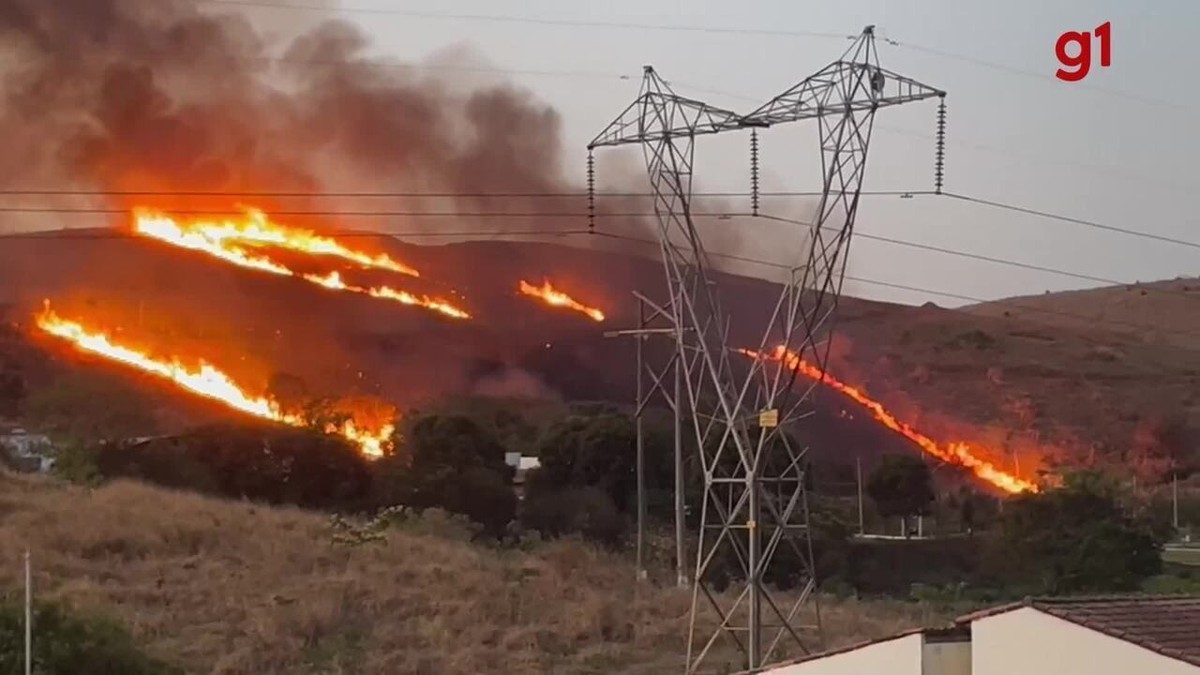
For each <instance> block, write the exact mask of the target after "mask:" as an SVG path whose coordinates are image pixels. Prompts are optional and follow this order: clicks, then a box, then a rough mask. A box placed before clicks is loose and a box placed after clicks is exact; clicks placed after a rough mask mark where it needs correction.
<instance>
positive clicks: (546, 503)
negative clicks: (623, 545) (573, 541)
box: [521, 487, 625, 546]
mask: <svg viewBox="0 0 1200 675" xmlns="http://www.w3.org/2000/svg"><path fill="white" fill-rule="evenodd" d="M521 523H522V524H523V525H525V527H528V528H530V529H533V530H537V531H538V532H540V533H541V534H542V535H543V536H545V537H551V538H553V537H563V536H569V535H579V536H582V537H583V538H585V539H588V540H591V541H594V542H597V543H600V544H604V545H606V546H616V545H617V544H618V543H620V541H621V534H622V532H623V531H624V529H625V523H624V521H623V519H622V518H621V514H620V512H618V511H617V507H616V506H615V505H614V504H613V502H612V499H610V498H609V497H608V495H607V494H605V492H604V491H603V490H601V489H599V488H595V487H577V488H565V489H560V490H538V491H537V492H533V493H531V494H530V495H529V496H528V497H526V499H525V503H524V504H523V505H522V513H521Z"/></svg>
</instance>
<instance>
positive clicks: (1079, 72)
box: [1054, 21, 1112, 82]
mask: <svg viewBox="0 0 1200 675" xmlns="http://www.w3.org/2000/svg"><path fill="white" fill-rule="evenodd" d="M1096 39H1097V40H1099V41H1100V67H1101V68H1107V67H1109V66H1110V65H1112V22H1111V21H1105V22H1104V23H1102V24H1100V25H1099V26H1097V27H1096ZM1072 44H1076V45H1078V47H1077V48H1076V54H1075V55H1074V56H1072V55H1070V54H1068V53H1067V48H1068V47H1070V46H1071V45H1072ZM1054 54H1055V55H1056V56H1058V62H1059V63H1061V64H1062V65H1063V67H1062V68H1059V69H1058V70H1057V71H1056V72H1055V73H1054V75H1055V77H1057V78H1058V79H1060V80H1063V81H1065V82H1078V81H1080V80H1082V79H1083V78H1085V77H1087V76H1088V73H1089V72H1091V69H1092V34H1091V33H1089V32H1088V31H1084V32H1082V33H1080V32H1078V31H1073V30H1069V31H1067V32H1065V33H1063V34H1062V35H1059V36H1058V43H1057V44H1055V45H1054Z"/></svg>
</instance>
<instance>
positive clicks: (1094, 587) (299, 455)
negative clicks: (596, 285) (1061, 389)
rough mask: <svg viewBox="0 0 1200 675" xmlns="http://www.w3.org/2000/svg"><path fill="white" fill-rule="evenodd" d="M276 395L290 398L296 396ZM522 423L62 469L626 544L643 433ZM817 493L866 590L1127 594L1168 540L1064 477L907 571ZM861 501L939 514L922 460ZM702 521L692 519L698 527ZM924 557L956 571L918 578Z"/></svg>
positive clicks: (1109, 497) (1101, 494) (211, 438)
mask: <svg viewBox="0 0 1200 675" xmlns="http://www.w3.org/2000/svg"><path fill="white" fill-rule="evenodd" d="M278 384H279V385H280V386H279V389H280V390H281V393H282V390H284V389H286V386H285V385H286V384H287V383H286V382H280V383H278ZM85 391H86V389H85ZM81 395H83V394H79V395H77V394H71V395H67V394H64V393H62V392H60V393H59V394H56V395H54V396H50V397H48V400H50V401H52V402H56V405H54V406H48V407H47V409H46V411H45V412H44V414H43V417H44V418H45V419H46V420H47V421H50V422H53V421H54V420H56V419H58V420H61V421H62V425H63V426H64V428H67V429H71V430H73V431H75V432H77V433H86V432H87V428H84V429H82V430H79V429H77V427H79V425H80V424H85V425H86V426H90V425H91V424H92V422H87V421H85V422H80V421H79V420H73V419H71V417H70V415H68V414H66V413H65V412H64V411H67V410H70V408H71V405H73V404H72V403H71V402H72V401H75V399H76V398H77V397H78V396H81ZM64 402H65V404H64ZM35 407H36V406H35ZM123 408H124V407H123V406H114V409H113V410H112V411H110V413H109V414H110V415H112V416H114V419H113V420H107V421H105V422H104V423H106V424H107V423H113V424H118V425H124V424H125V423H126V422H127V421H128V420H126V419H124V417H123V416H124V415H125V414H126V412H123ZM523 412H524V411H522V410H520V409H518V408H514V407H512V406H507V407H505V406H499V407H497V406H488V405H484V404H482V403H480V402H478V401H455V402H452V403H450V404H448V405H444V406H442V407H439V408H437V409H434V410H429V411H424V412H419V411H418V412H411V413H409V414H408V415H406V416H405V418H404V420H403V423H402V425H401V427H400V429H399V430H398V432H397V435H396V438H395V444H394V445H395V449H394V452H392V453H391V454H389V455H388V456H386V457H385V458H383V459H381V460H378V461H371V460H367V459H365V458H363V457H362V456H361V455H359V454H358V452H357V451H356V449H355V448H353V447H350V446H349V445H347V444H345V443H344V442H342V441H341V440H339V439H337V438H334V437H330V436H328V435H325V434H321V433H318V432H316V431H310V430H305V429H283V428H278V427H276V426H273V425H255V424H242V425H238V426H236V427H229V426H223V427H208V428H203V429H197V430H194V431H192V432H190V433H187V434H183V435H180V436H176V437H172V438H159V439H156V440H151V441H147V442H144V443H139V444H127V443H125V444H122V443H99V444H93V445H92V446H91V447H89V448H88V449H87V452H86V453H82V456H83V459H78V458H76V459H71V458H70V457H67V458H61V459H60V463H61V464H62V465H63V466H64V467H65V468H67V469H70V470H72V471H78V469H79V467H80V466H86V467H91V468H92V470H93V473H94V474H96V475H99V476H103V477H113V476H127V477H135V478H141V479H145V480H149V481H152V482H155V483H159V484H162V485H166V486H170V487H175V488H187V489H193V490H200V491H203V492H207V493H211V494H218V495H225V496H231V497H235V498H248V499H252V500H257V501H263V502H267V503H273V504H295V505H299V506H302V507H306V508H313V509H324V510H330V511H337V512H341V513H348V512H357V513H371V512H375V511H378V510H379V509H382V508H385V507H391V506H397V505H400V506H406V507H409V508H412V509H418V510H420V509H428V508H439V509H443V510H446V511H449V512H452V513H456V514H461V515H463V516H465V517H467V518H469V519H470V520H472V521H474V522H475V523H476V524H477V525H478V527H479V532H480V534H481V535H482V536H486V537H489V538H498V539H502V538H505V537H507V536H510V535H512V534H513V533H514V532H520V531H537V532H540V533H541V534H543V535H545V536H549V537H558V536H567V535H582V536H583V537H585V538H588V539H591V540H593V541H596V542H600V543H603V544H606V545H617V544H620V543H621V542H622V540H623V538H624V537H625V536H626V535H627V534H628V533H629V532H630V531H631V525H632V522H633V520H634V518H635V515H636V514H635V509H636V499H635V495H636V492H635V491H636V473H635V466H636V451H637V448H636V427H635V424H634V420H633V419H632V417H631V415H630V414H629V413H628V412H626V411H623V410H621V409H618V408H616V407H613V406H606V405H576V406H571V407H569V408H566V409H562V408H560V409H557V410H555V411H554V412H553V413H552V414H545V415H542V416H541V417H540V418H539V419H537V420H536V421H533V420H532V419H531V418H530V416H528V415H526V414H523ZM131 419H134V418H131ZM664 421H665V420H664ZM134 422H135V424H136V419H134ZM1163 429H1166V430H1167V431H1169V429H1170V427H1164V428H1163ZM1167 431H1162V430H1160V432H1159V433H1158V437H1168V436H1169V434H1168V433H1167ZM1171 433H1174V432H1171ZM644 451H645V458H646V482H647V486H648V493H649V494H648V496H649V499H648V504H649V509H648V511H649V515H650V517H651V518H652V519H658V520H661V521H662V522H664V523H665V522H667V521H669V519H670V518H671V515H672V511H671V501H672V500H671V490H672V489H673V480H674V479H673V462H672V457H673V439H672V438H671V435H670V426H669V425H668V424H662V423H655V422H654V421H653V420H651V421H649V422H648V423H647V424H646V436H645V446H644ZM513 452H519V453H522V454H532V455H535V456H537V457H538V458H539V459H540V464H541V466H540V468H538V469H536V470H534V471H533V472H531V473H530V475H529V476H528V477H527V481H526V484H525V493H524V497H523V499H519V498H518V496H517V494H516V493H515V491H514V489H513V477H514V469H513V467H512V466H510V465H509V464H508V463H507V462H506V461H505V458H506V455H507V454H509V453H513ZM694 454H695V452H694V449H687V448H685V456H686V457H688V458H689V459H691V457H692V456H694ZM62 459H68V460H71V461H62ZM79 473H80V475H84V476H86V475H88V472H87V471H81V472H79ZM816 473H818V474H819V473H820V467H818V470H817V472H816ZM697 474H698V472H697V471H696V470H695V467H694V466H689V467H688V471H687V477H688V484H687V486H686V489H687V493H688V494H687V502H688V503H689V504H693V505H695V504H698V503H699V499H700V490H701V484H700V479H699V476H698V475H697ZM808 475H810V476H811V475H812V474H811V473H810V474H808ZM810 488H811V489H813V494H812V495H811V497H810V501H809V510H810V514H811V516H810V517H811V521H812V524H813V526H812V531H813V532H814V538H815V542H814V549H815V552H816V554H817V559H818V560H817V565H818V574H819V576H823V577H826V578H828V577H834V576H842V577H847V576H849V577H850V578H851V581H852V582H853V585H855V586H861V585H862V584H860V583H859V582H861V581H862V579H856V578H855V577H856V576H861V577H863V579H866V578H868V577H871V576H872V575H873V573H872V572H871V570H872V569H883V568H887V569H888V570H889V574H891V575H892V576H895V577H896V578H901V577H904V576H905V575H906V574H908V575H909V576H911V577H914V578H916V577H921V576H922V574H921V573H918V572H923V570H918V569H916V567H922V568H928V569H927V570H924V571H928V570H931V569H933V568H937V569H938V570H943V571H941V572H938V574H947V575H951V576H952V575H955V574H960V575H961V576H963V578H964V580H967V581H970V582H971V583H978V584H984V585H992V586H994V587H1007V588H1020V589H1028V590H1029V591H1030V592H1046V593H1061V592H1075V591H1081V590H1091V591H1108V590H1123V589H1128V588H1133V587H1135V586H1136V585H1137V584H1138V583H1139V582H1140V581H1141V580H1142V579H1145V578H1146V577H1148V576H1151V575H1154V574H1156V573H1157V572H1158V571H1159V569H1160V562H1159V550H1160V548H1161V545H1162V542H1163V541H1164V539H1165V537H1166V536H1167V532H1166V530H1164V528H1163V527H1162V525H1161V523H1158V522H1157V521H1155V520H1153V519H1152V518H1150V517H1149V516H1148V515H1147V513H1146V511H1145V510H1144V509H1139V508H1138V507H1137V505H1136V504H1135V503H1134V502H1133V501H1132V499H1131V497H1130V496H1129V495H1127V494H1124V493H1122V492H1121V491H1120V490H1119V489H1117V487H1116V484H1115V483H1112V482H1106V481H1103V480H1101V479H1099V478H1097V477H1096V476H1095V475H1093V474H1080V475H1072V476H1068V479H1067V481H1066V483H1065V484H1064V485H1063V486H1061V487H1059V488H1056V489H1048V490H1045V491H1043V492H1040V493H1038V494H1030V495H1022V496H1019V497H1015V498H1012V499H1009V500H1007V501H1006V502H1005V504H1004V506H1003V509H1002V510H1001V511H999V512H997V513H994V514H992V516H991V517H990V518H989V521H991V522H989V523H988V525H989V527H986V528H982V529H984V530H986V531H980V532H977V533H975V534H976V535H977V536H972V537H970V538H967V539H966V543H955V544H954V547H955V548H954V551H952V552H950V554H945V552H942V553H938V551H937V548H938V547H937V545H932V546H928V545H926V544H920V545H918V544H917V543H915V542H914V543H913V546H912V547H910V548H911V551H910V553H911V555H909V554H908V553H905V555H902V556H899V557H896V555H895V550H893V549H895V548H896V547H894V546H891V545H887V546H875V545H866V544H863V543H860V542H854V541H852V540H851V537H850V532H851V528H850V527H849V526H848V522H850V521H851V520H852V519H853V512H852V508H851V509H847V508H846V507H847V503H846V500H845V499H844V498H842V497H839V496H837V495H834V494H824V493H822V486H821V483H820V482H819V481H817V482H816V483H815V484H812V483H810ZM865 489H866V493H867V494H868V495H869V496H870V498H871V500H872V502H873V504H874V505H875V507H876V509H877V510H878V512H879V513H880V514H881V515H882V516H884V517H885V518H898V519H900V520H901V521H902V522H904V523H905V531H909V530H910V529H911V527H910V525H911V519H912V518H913V517H917V516H922V515H928V514H929V513H930V510H931V508H932V507H933V505H934V504H935V502H936V501H938V500H937V491H936V489H935V485H934V481H933V477H932V475H931V474H930V470H929V468H928V466H927V465H926V464H925V462H923V461H922V460H921V459H920V458H919V457H917V456H914V455H905V456H887V457H884V458H883V460H882V461H881V462H880V464H879V465H878V466H877V467H876V468H875V469H874V470H873V471H872V472H871V474H870V476H869V479H868V480H867V481H866V485H865ZM955 500H956V503H957V505H958V507H957V508H959V509H960V515H961V520H962V522H963V525H964V529H965V530H967V531H971V530H974V529H976V528H975V525H976V523H975V512H976V508H977V505H983V504H989V503H993V502H994V500H991V499H987V498H979V497H977V496H973V495H972V494H970V493H963V494H959V495H955ZM944 503H945V502H944V500H943V504H944ZM695 516H696V511H695V510H693V511H692V512H691V513H690V515H689V517H690V518H693V519H694V518H695ZM695 524H696V523H694V522H693V523H691V525H693V526H694V525H695ZM691 529H694V528H691ZM904 545H905V544H903V543H902V544H900V546H904ZM920 546H924V547H926V548H928V549H929V551H928V554H929V555H932V556H941V557H942V558H945V559H947V560H951V561H952V562H953V564H952V565H947V566H942V565H935V566H930V565H928V564H927V562H922V560H923V559H922V555H925V554H924V553H922V550H924V549H920ZM889 547H891V548H889ZM885 549H886V550H885ZM919 549H920V550H919ZM926 560H927V559H926ZM777 561H778V569H775V570H771V571H769V573H768V576H769V577H770V581H772V582H773V583H788V580H789V579H791V578H792V577H794V576H795V573H796V571H797V568H798V565H799V561H798V560H789V559H788V557H787V555H780V556H779V557H778V559H777ZM731 562H735V561H731ZM735 567H736V566H735V565H732V564H731V565H730V568H731V569H733V568H735ZM856 570H857V571H856ZM910 572H911V574H909V573H910ZM860 573H861V574H860ZM893 573H894V574H893ZM869 585H870V584H867V586H869ZM864 587H865V586H864Z"/></svg>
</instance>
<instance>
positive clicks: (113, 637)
mask: <svg viewBox="0 0 1200 675" xmlns="http://www.w3.org/2000/svg"><path fill="white" fill-rule="evenodd" d="M33 629H34V640H33V672H35V673H38V675H77V674H78V673H88V675H175V674H177V673H178V674H180V675H182V673H183V671H182V670H180V669H178V668H174V667H172V666H170V665H168V664H165V663H162V662H160V661H157V660H155V659H152V658H150V657H149V656H147V655H145V654H143V653H142V652H141V651H140V650H139V649H138V648H137V645H136V644H135V643H134V641H133V638H132V637H130V635H129V633H128V631H126V630H125V628H124V627H122V626H121V625H119V624H117V623H115V622H113V621H111V620H108V619H105V618H98V617H83V616H76V615H74V614H72V613H70V612H68V611H67V610H66V609H64V608H63V607H61V606H59V605H54V604H45V603H38V604H37V605H36V606H35V608H34V615H33ZM24 636H25V617H24V609H23V607H22V606H21V605H20V604H19V603H17V602H15V601H13V600H8V599H6V600H4V601H2V602H0V672H3V673H19V672H22V670H23V668H24V663H25V647H24V639H25V638H24Z"/></svg>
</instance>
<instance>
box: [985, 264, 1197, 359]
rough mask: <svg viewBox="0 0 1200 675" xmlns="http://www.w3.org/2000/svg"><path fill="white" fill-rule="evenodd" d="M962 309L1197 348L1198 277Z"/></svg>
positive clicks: (1008, 301)
mask: <svg viewBox="0 0 1200 675" xmlns="http://www.w3.org/2000/svg"><path fill="white" fill-rule="evenodd" d="M964 311H966V312H969V313H971V314H975V315H979V316H1005V317H1014V318H1021V319H1025V320H1028V321H1030V322H1035V323H1040V324H1044V325H1047V326H1055V327H1065V328H1071V329H1075V330H1081V329H1082V330H1086V331H1108V332H1113V333H1117V334H1120V335H1122V336H1125V337H1128V338H1132V339H1134V340H1137V341H1141V342H1149V343H1166V344H1174V345H1178V346H1181V347H1188V348H1196V347H1197V346H1200V278H1190V279H1189V278H1184V279H1173V280H1170V281H1156V282H1151V283H1138V284H1132V285H1128V286H1111V287H1104V288H1092V289H1087V290H1082V291H1065V292H1061V293H1047V294H1045V295H1034V296H1027V297H1019V298H1011V299H1008V300H1004V301H1001V302H989V303H983V304H979V305H973V306H971V307H967V308H965V309H964Z"/></svg>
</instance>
